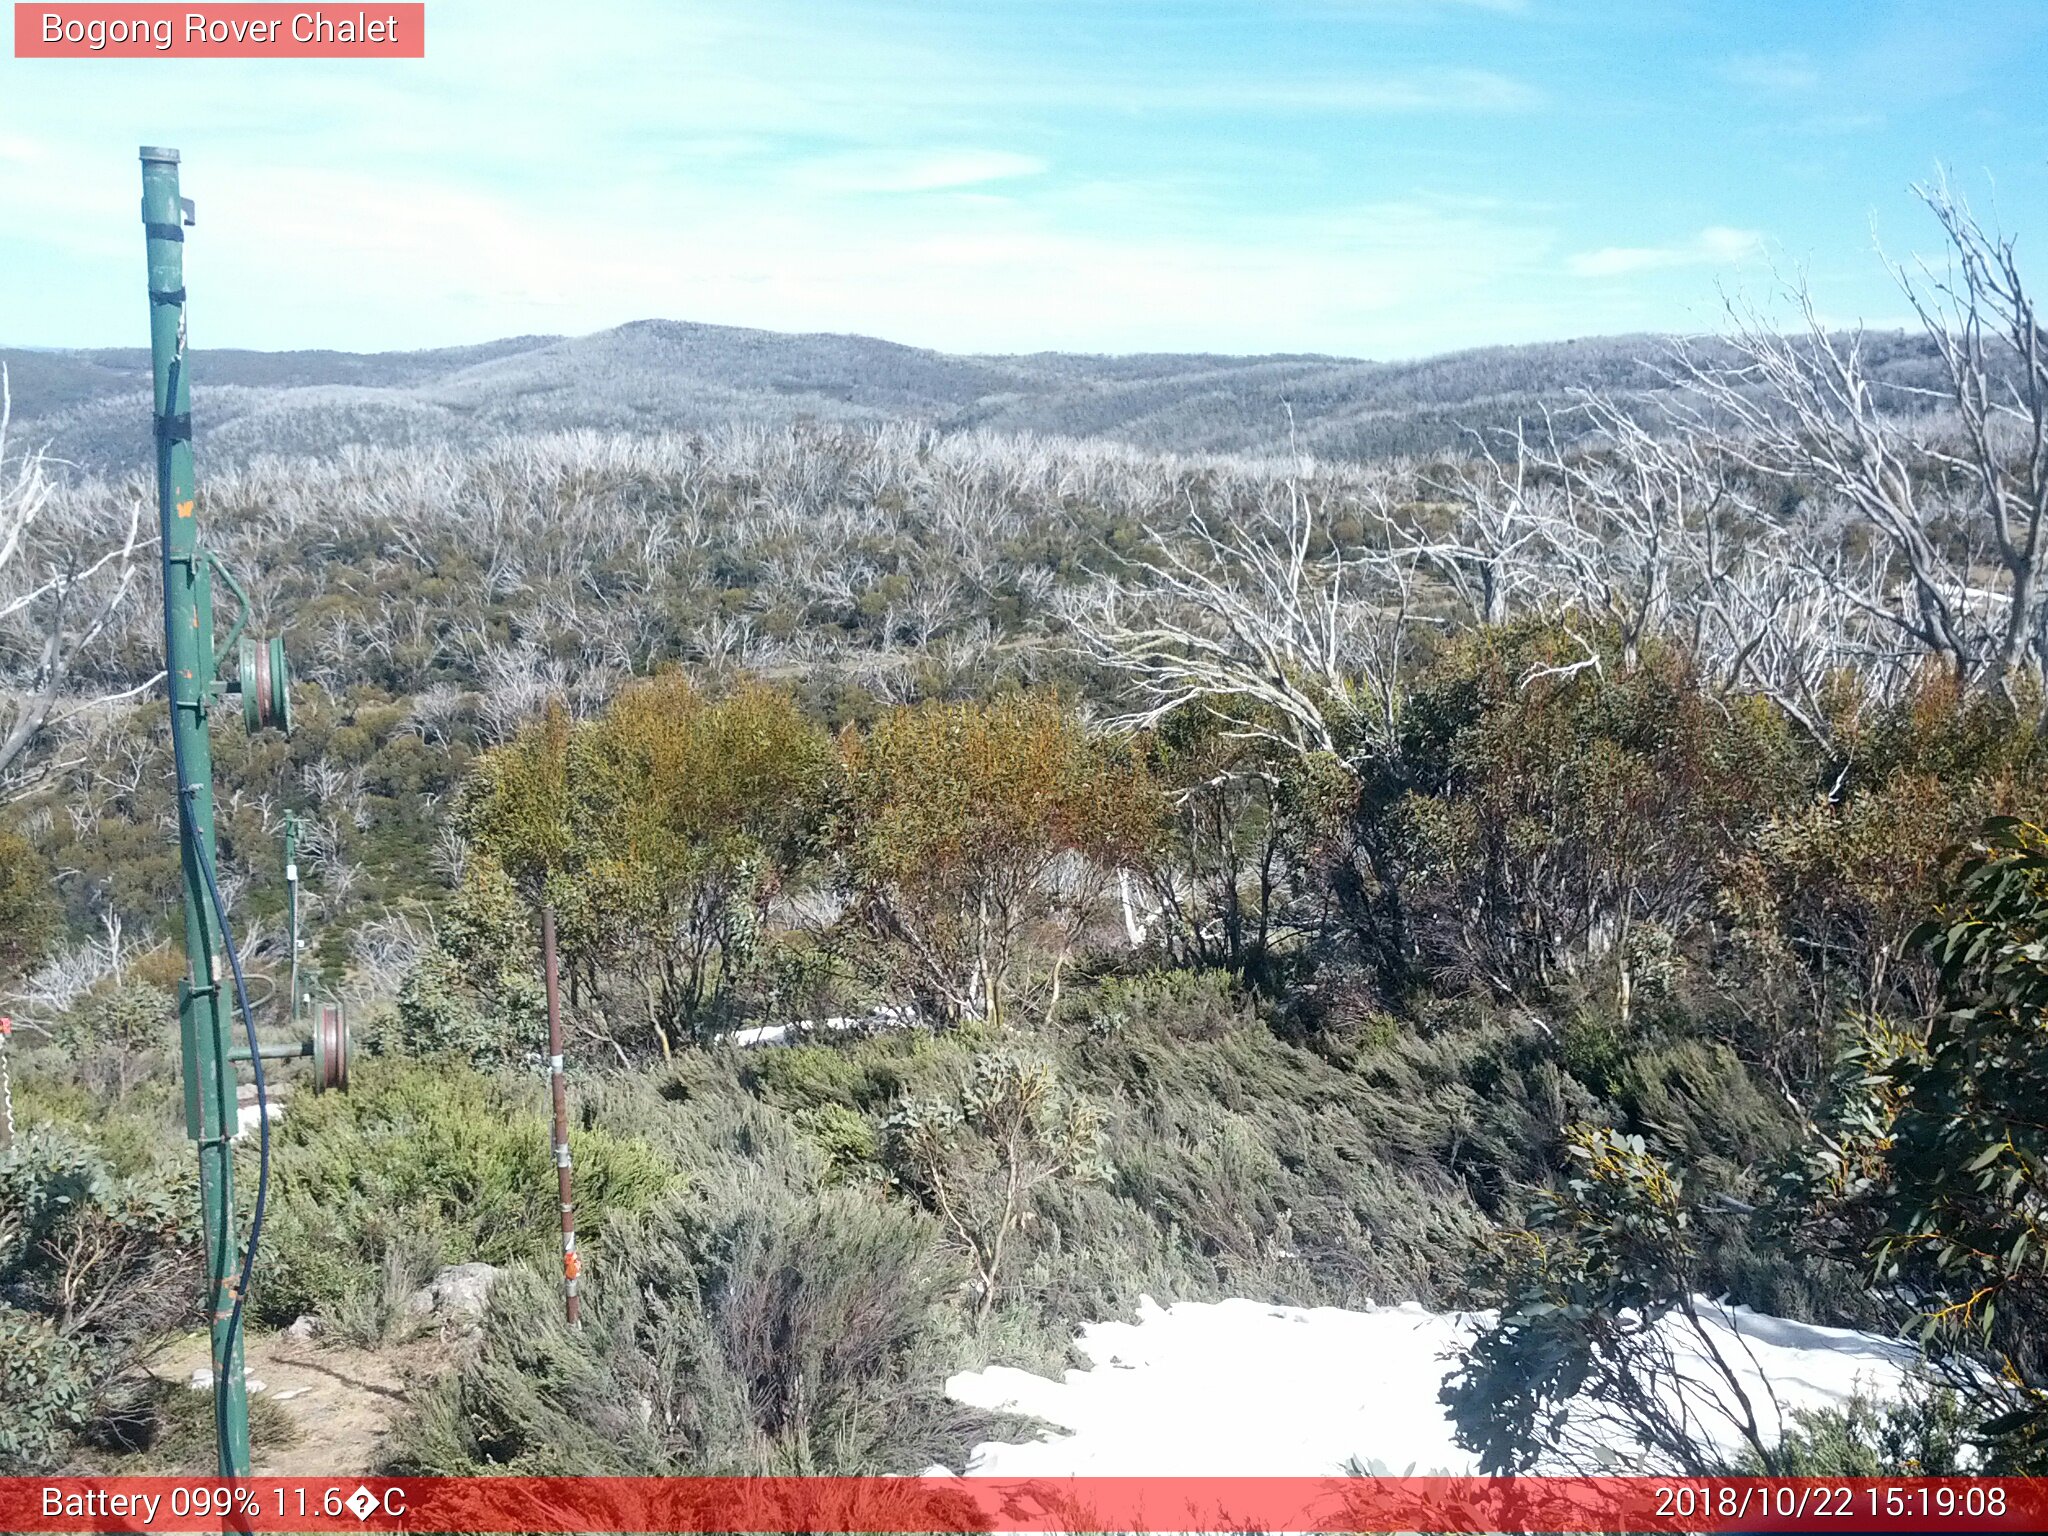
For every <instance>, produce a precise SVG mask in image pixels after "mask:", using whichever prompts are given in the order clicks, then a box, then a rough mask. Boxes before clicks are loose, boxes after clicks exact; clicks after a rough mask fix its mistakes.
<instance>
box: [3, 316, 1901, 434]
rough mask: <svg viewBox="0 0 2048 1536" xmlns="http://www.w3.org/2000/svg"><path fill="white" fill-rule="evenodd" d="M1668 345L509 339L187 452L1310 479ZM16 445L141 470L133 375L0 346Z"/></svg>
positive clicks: (254, 409) (1895, 373)
mask: <svg viewBox="0 0 2048 1536" xmlns="http://www.w3.org/2000/svg"><path fill="white" fill-rule="evenodd" d="M1866 346H1867V348H1868V349H1869V350H1870V351H1871V352H1873V353H1874V354H1875V356H1876V357H1877V358H1878V360H1879V368H1878V372H1879V374H1880V376H1882V377H1887V378H1891V379H1893V380H1895V381H1897V382H1901V383H1920V382H1923V381H1924V382H1929V383H1932V382H1933V378H1932V372H1931V365H1932V358H1931V354H1930V352H1929V350H1928V347H1927V344H1926V343H1925V341H1924V340H1922V339H1920V338H1906V337H1895V336H1878V337H1872V338H1867V340H1866ZM1667 348H1668V343H1667V342H1666V341H1665V340H1664V339H1663V338H1660V337H1656V336H1616V337H1596V338H1592V339H1587V340H1579V341H1563V342H1544V343H1538V344H1535V345H1528V346H1516V347H1489V348H1484V349H1481V350H1478V351H1471V352H1454V353H1449V354H1446V355H1444V356H1441V357H1433V358H1425V359H1422V360H1420V361H1412V362H1395V363H1377V362H1368V361H1362V360H1358V359H1353V358H1338V357H1318V356H1296V355H1275V356H1265V357H1224V356H1214V355H1207V354H1197V353H1158V354H1147V355H1137V356H1123V357H1106V356H1090V355H1082V354H1074V353H1057V352H1046V353H1032V354H1029V355H1024V356H1014V357H964V356H953V355H950V354H948V353H944V352H933V351H928V350H926V349H923V348H919V347H906V346H899V345H897V344H895V343H893V342H886V341H878V340H875V339H873V338H871V337H866V336H837V335H786V334H783V333H780V332H775V331H756V330H745V329H740V328H737V327H732V326H718V325H693V324H688V323H684V322H680V321H668V320H642V321H635V322H634V323H632V324H630V325H622V326H619V327H617V328H616V329H614V330H609V331H600V332H598V333H596V334H595V335H591V336H576V337H563V336H520V337H512V338H508V339H506V340H503V341H495V342H487V343H485V344H483V345H480V346H474V347H452V348H443V349H439V350H434V351H424V352H383V353H369V354H358V353H348V352H246V351H215V352H208V351H199V352H195V354H194V356H193V363H192V368H193V379H194V385H195V390H196V398H195V402H194V410H193V416H194V425H195V428H196V429H197V431H198V433H199V440H200V443H201V445H202V447H203V448H204V449H206V450H209V451H211V452H212V453H214V454H217V455H224V456H227V457H230V458H235V459H244V458H247V457H249V456H251V455H254V454H260V453H279V454H303V453H316V454H317V453H324V452H329V451H332V450H334V449H336V448H339V447H341V446H344V445H346V444H350V443H362V444H371V445H388V444H404V443H416V442H423V441H436V440H456V441H462V440H470V439H475V438H479V437H493V436H498V435H501V434H507V433H510V434H519V433H526V432H534V431H553V430H560V429H563V428H573V427H595V428H601V429H622V430H640V431H644V430H659V429H665V428H667V429H683V430H693V429H700V428H707V427H713V426H718V425H722V424H724V423H727V422H731V421H735V420H745V421H760V422H771V423H779V422H787V421H789V420H792V419H796V418H803V417H810V418H814V419H817V420H820V421H860V420H882V419H890V418H903V417H909V418H914V419H918V420H924V421H929V422H933V423H935V424H937V425H939V426H941V427H946V428H972V427H985V428H988V429H990V430H994V431H999V432H1045V433H1054V434H1058V435H1061V436H1067V437H1080V438H1109V439H1114V440H1117V441H1122V442H1127V443H1131V444H1134V445H1137V446H1140V447H1145V448H1154V449H1166V450H1175V451H1187V452H1195V451H1207V452H1254V453H1256V452H1265V451H1271V450H1273V449H1277V448H1281V447H1284V446H1285V445H1286V443H1287V440H1288V421H1289V412H1290V410H1291V412H1292V417H1293V421H1294V424H1295V432H1296V441H1297V442H1298V443H1299V445H1300V446H1301V447H1302V448H1303V449H1304V450H1306V451H1309V452H1313V453H1315V454H1318V455H1320V456H1323V457H1329V458H1367V457H1377V456H1381V455H1387V454H1408V453H1429V452H1435V451H1439V450H1441V449H1444V448H1446V447H1448V446H1451V445H1453V444H1454V443H1456V442H1457V441H1458V439H1459V438H1460V437H1461V435H1462V434H1463V433H1464V431H1465V430H1466V429H1467V428H1488V427H1498V426H1502V425H1506V424H1509V423H1512V422H1513V421H1514V420H1515V419H1516V418H1517V417H1519V416H1525V415H1528V414H1530V413H1531V412H1533V411H1536V410H1538V409H1540V408H1541V407H1543V406H1545V405H1556V404H1560V403H1563V402H1565V401H1566V400H1568V398H1569V397H1570V395H1571V392H1572V391H1573V390H1575V389H1581V388H1594V389H1602V390H1607V391H1611V392H1616V393H1620V394H1624V395H1649V394H1655V393H1658V392H1660V391H1661V389H1662V387H1663V380H1662V377H1661V375H1660V373H1659V366H1660V364H1661V363H1662V361H1663V359H1664V358H1665V356H1666V353H1667ZM0 362H5V363H6V364H7V367H8V370H9V374H10V377H11V383H12V388H13V395H14V408H15V419H16V425H17V427H18V428H21V429H24V430H26V431H27V433H28V434H29V435H30V436H31V437H33V438H35V439H37V440H46V441H48V442H49V443H50V445H51V449H52V451H53V452H54V453H56V454H57V455H59V456H60V457H63V458H65V459H69V460H71V461H73V462H74V463H77V464H79V465H81V466H85V467H89V468H93V469H98V470H115V471H118V470H119V469H120V468H122V467H124V466H126V465H131V464H132V465H140V464H143V463H146V462H147V459H148V403H147V388H148V381H149V372H148V369H149V359H148V354H147V352H146V351H144V350H143V349H141V348H134V349H120V350H107V351H71V352H50V351H16V350H8V349H6V348H4V347H0Z"/></svg>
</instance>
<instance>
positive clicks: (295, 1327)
mask: <svg viewBox="0 0 2048 1536" xmlns="http://www.w3.org/2000/svg"><path fill="white" fill-rule="evenodd" d="M285 1333H286V1335H287V1336H288V1337H290V1338H294V1339H317V1338H319V1337H320V1319H319V1318H317V1317H315V1316H314V1315H313V1314H312V1313H310V1312H302V1313H300V1314H299V1316H298V1317H296V1318H295V1319H293V1321H292V1325H291V1327H289V1328H287V1329H285Z"/></svg>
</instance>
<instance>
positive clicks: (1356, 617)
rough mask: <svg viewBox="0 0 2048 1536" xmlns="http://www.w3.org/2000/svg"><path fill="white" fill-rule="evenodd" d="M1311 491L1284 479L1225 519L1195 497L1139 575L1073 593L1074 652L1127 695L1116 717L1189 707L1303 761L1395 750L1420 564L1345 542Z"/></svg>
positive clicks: (1148, 718)
mask: <svg viewBox="0 0 2048 1536" xmlns="http://www.w3.org/2000/svg"><path fill="white" fill-rule="evenodd" d="M1318 500H1319V498H1318V497H1316V496H1315V495H1313V494H1312V493H1311V491H1310V489H1308V488H1305V487H1304V486H1303V484H1302V478H1301V477H1300V476H1295V477H1290V478H1289V479H1288V480H1287V481H1286V483H1285V485H1284V486H1283V487H1282V488H1281V489H1280V493H1279V494H1278V495H1277V496H1275V495H1270V494H1269V495H1267V496H1264V497H1261V498H1260V499H1259V500H1258V501H1257V503H1256V504H1255V506H1254V508H1253V510H1252V511H1251V513H1250V514H1249V515H1246V514H1245V513H1244V512H1243V511H1242V510H1241V509H1237V508H1231V509H1227V511H1228V513H1229V515H1228V520H1227V521H1224V520H1223V518H1222V517H1221V516H1220V515H1219V516H1214V517H1212V516H1211V515H1210V514H1207V513H1205V512H1204V511H1203V510H1202V509H1201V508H1200V506H1199V505H1197V503H1196V502H1195V500H1194V497H1193V494H1192V493H1188V501H1187V505H1188V517H1187V520H1186V523H1185V525H1184V527H1183V528H1181V529H1180V530H1178V531H1176V532H1167V531H1163V530H1154V532H1153V534H1152V537H1151V539H1150V542H1149V546H1148V548H1147V550H1146V553H1145V563H1144V565H1143V567H1142V568H1141V569H1140V570H1139V571H1137V572H1134V573H1132V574H1131V575H1129V576H1125V577H1120V578H1115V579H1111V580H1106V581H1103V582H1100V583H1097V584H1095V585H1094V586H1092V587H1089V588H1086V589H1083V590H1081V591H1079V592H1076V593H1074V594H1073V595H1072V596H1070V597H1069V598H1068V599H1067V601H1066V603H1065V608H1066V615H1065V616H1066V617H1067V619H1068V620H1069V622H1070V623H1071V624H1072V625H1073V630H1074V634H1075V637H1076V639H1077V641H1078V643H1079V645H1080V648H1081V649H1082V651H1083V652H1084V653H1085V654H1086V655H1087V656H1088V657H1089V658H1090V659H1091V660H1093V661H1095V662H1097V663H1099V664H1102V665H1105V666H1108V667H1111V668H1113V669H1115V670H1116V671H1118V672H1120V673H1121V674H1122V675H1123V676H1124V678H1125V680H1126V681H1127V682H1128V684H1129V685H1130V687H1131V688H1132V690H1133V692H1134V694H1135V696H1136V701H1137V702H1136V705H1135V707H1134V708H1133V709H1132V710H1131V711H1130V712H1129V713H1127V714H1126V715H1125V716H1124V717H1123V718H1122V719H1121V720H1119V721H1118V722H1117V724H1119V725H1121V726H1124V727H1126V728H1142V727H1149V726H1152V725H1156V724H1157V723H1158V722H1159V721H1161V720H1163V719H1165V718H1166V717H1167V716H1168V715H1171V714H1173V713H1174V712H1175V711H1177V710H1180V709H1183V708H1187V707H1190V706H1195V707H1200V708H1203V709H1206V710H1208V711H1210V712H1211V713H1213V714H1214V715H1216V716H1217V717H1218V718H1219V719H1221V720H1222V721H1224V722H1225V723H1226V724H1227V726H1228V728H1229V729H1230V730H1232V731H1233V732H1235V733H1237V734H1239V735H1242V736H1245V737H1248V738H1256V739H1263V740H1267V741H1271V742H1273V743H1274V744H1276V745H1277V746H1279V747H1281V748H1282V749H1284V750H1286V751H1288V752H1290V753H1293V754H1297V755H1302V756H1308V755H1312V754H1318V753H1329V754H1333V755H1335V756H1337V757H1339V758H1340V759H1345V760H1347V761H1356V760H1357V759H1358V758H1359V757H1360V756H1361V755H1364V754H1369V753H1371V752H1373V751H1375V750H1378V749H1382V748H1385V747H1387V746H1389V745H1391V743H1392V739H1393V735H1394V731H1395V729H1396V726H1397V724H1398V721H1399V717H1400V680H1401V671H1402V667H1403V663H1404V660H1405V656H1406V650H1407V647H1408V644H1409V640H1410V635H1411V625H1412V622H1413V620H1414V618H1415V604H1414V595H1415V575H1416V569H1415V567H1416V563H1417V562H1416V558H1415V557H1414V556H1413V554H1412V553H1407V552H1401V553H1397V554H1395V555H1393V556H1388V555H1385V554H1382V553H1379V552H1376V551H1358V550H1347V549H1344V548H1342V547H1340V546H1339V545H1338V543H1337V542H1336V541H1335V540H1334V539H1333V538H1332V537H1331V535H1330V533H1329V531H1328V527H1327V521H1326V519H1325V518H1323V517H1322V516H1320V515H1319V509H1318V505H1317V503H1318ZM1219 522H1222V523H1223V526H1221V527H1219V526H1218V523H1219Z"/></svg>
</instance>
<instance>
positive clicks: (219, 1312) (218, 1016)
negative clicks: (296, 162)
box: [142, 148, 249, 1477]
mask: <svg viewBox="0 0 2048 1536" xmlns="http://www.w3.org/2000/svg"><path fill="white" fill-rule="evenodd" d="M185 213H186V208H185V204H184V203H183V201H182V200H181V199H180V197H179V195H178V152H177V151H176V150H175V149H149V148H145V149H144V150H143V151H142V223H143V228H144V231H145V232H146V234H147V236H148V241H149V343H150V356H151V361H152V363H153V364H154V367H155V375H156V402H155V414H156V475H157V512H158V520H159V528H160V531H161V533H162V536H163V546H162V548H163V562H164V565H163V569H164V665H165V668H166V676H167V682H168V686H169V692H170V698H171V733H172V737H173V746H174V749H175V754H176V757H177V763H178V812H179V814H178V842H179V847H180V849H181V850H182V852H183V856H184V857H183V864H184V880H185V954H186V958H187V961H188V962H189V964H188V971H187V977H186V980H185V982H184V983H183V985H182V986H181V987H180V988H179V995H178V1028H179V1033H180V1037H181V1043H182V1046H183V1051H184V1079H185V1128H186V1131H187V1133H188V1134H189V1135H190V1136H191V1137H192V1139H193V1140H194V1141H196V1142H197V1143H198V1144H199V1192H200V1200H201V1203H202V1205H203V1207H204V1219H205V1223H206V1261H207V1301H208V1310H209V1315H210V1317H211V1320H212V1331H213V1382H214V1393H215V1404H216V1408H217V1410H218V1413H217V1424H218V1430H219V1435H218V1439H219V1449H220V1455H219V1471H220V1475H221V1476H223V1477H236V1476H241V1475H243V1474H246V1473H247V1472H248V1470H249V1399H248V1392H247V1388H246V1386H245V1384H244V1381H243V1372H242V1358H241V1352H240V1351H239V1350H236V1349H233V1348H232V1347H231V1346H232V1345H233V1343H234V1340H233V1337H232V1335H231V1333H230V1331H229V1325H228V1319H229V1316H230V1314H231V1313H232V1311H233V1309H234V1301H235V1297H234V1287H235V1281H236V1277H237V1271H238V1264H239V1255H238V1254H237V1252H236V1241H235V1171H234V1148H233V1144H232V1142H231V1140H230V1138H231V1137H233V1135H234V1133H235V1130H236V1128H237V1117H236V1095H235V1068H234V1063H233V1061H232V1059H231V1056H230V1052H231V1048H232V1045H233V1039H232V1034H231V1025H232V1022H233V1020H232V1015H231V1011H230V1002H229V992H230V987H231V983H229V982H228V981H227V980H226V976H227V970H228V966H227V960H226V957H225V953H224V946H223V944H222V941H221V932H220V925H219V923H218V922H217V921H216V919H215V916H214V912H213V908H212V905H211V903H210V902H209V901H208V899H207V888H206V878H205V875H204V873H203V870H202V864H201V860H202V859H206V860H211V858H212V856H213V749H212V746H211V743H210V742H209V741H208V740H207V711H208V706H209V705H210V704H211V702H212V700H213V696H214V654H213V581H212V572H211V568H210V566H209V564H208V562H207V558H206V555H205V552H204V551H203V550H202V549H201V547H200V543H199V522H198V518H197V516H196V515H195V501H196V496H195V494H194V489H193V473H192V415H191V412H192V384H191V379H190V378H189V376H188V374H187V371H186V366H185V363H186V352H185V227H184V225H185Z"/></svg>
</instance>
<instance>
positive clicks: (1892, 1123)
mask: <svg viewBox="0 0 2048 1536" xmlns="http://www.w3.org/2000/svg"><path fill="white" fill-rule="evenodd" d="M1916 938H1917V940H1918V941H1919V943H1920V944H1921V945H1923V946H1924V947H1925V949H1926V950H1927V952H1928V953H1929V954H1930V955H1931V956H1932V958H1933V959H1934V961H1935V963H1936V966H1937V968H1938V971H1939V976H1940V985H1941V1007H1940V1009H1939V1011H1938V1012H1937V1013H1936V1014H1935V1016H1934V1019H1933V1022H1932V1023H1931V1025H1930V1026H1929V1028H1928V1030H1927V1032H1926V1035H1925V1037H1924V1039H1921V1040H1911V1039H1907V1040H1905V1041H1902V1042H1901V1043H1900V1045H1899V1048H1897V1049H1895V1050H1894V1051H1893V1052H1892V1053H1891V1054H1889V1055H1888V1056H1880V1057H1878V1058H1876V1059H1874V1060H1872V1061H1871V1062H1870V1063H1869V1064H1868V1065H1869V1073H1868V1076H1869V1085H1870V1091H1871V1094H1872V1096H1873V1099H1874V1101H1875V1102H1876V1103H1877V1104H1878V1105H1879V1106H1881V1108H1882V1109H1884V1110H1888V1115H1886V1116H1885V1118H1884V1119H1883V1120H1882V1122H1881V1123H1882V1131H1883V1135H1882V1145H1883V1147H1884V1149H1885V1153H1886V1155H1885V1163H1884V1167H1883V1170H1882V1173H1883V1182H1882V1183H1881V1184H1880V1185H1879V1186H1878V1189H1877V1191H1876V1199H1877V1201H1878V1203H1879V1206H1880V1209H1881V1211H1882V1212H1883V1216H1884V1222H1885V1225H1884V1230H1883V1231H1882V1233H1881V1235H1880V1237H1879V1241H1878V1245H1877V1253H1878V1259H1879V1269H1880V1273H1882V1274H1883V1275H1884V1276H1886V1277H1887V1278H1889V1279H1892V1280H1895V1281H1898V1282H1902V1283H1904V1284H1905V1285H1906V1286H1908V1287H1910V1288H1911V1289H1912V1290H1913V1291H1914V1292H1915V1293H1917V1294H1920V1295H1922V1296H1929V1297H1932V1298H1933V1299H1934V1303H1935V1304H1934V1305H1932V1306H1928V1307H1926V1308H1924V1310H1923V1312H1922V1314H1921V1318H1920V1328H1921V1332H1922V1334H1923V1336H1924V1337H1926V1338H1927V1339H1928V1340H1929V1342H1930V1343H1933V1344H1935V1345H1937V1346H1942V1345H1948V1346H1962V1347H1964V1348H1966V1349H1968V1350H1970V1351H1972V1352H1975V1353H1981V1354H1983V1355H1985V1356H1988V1359H1989V1363H1990V1364H1991V1365H1992V1367H1993V1370H1992V1371H1991V1372H1990V1373H1989V1376H1988V1377H1987V1376H1985V1375H1983V1374H1981V1373H1980V1374H1979V1375H1977V1376H1976V1377H1975V1378H1973V1379H1974V1380H1975V1381H1976V1383H1977V1384H1978V1386H1979V1388H1980V1391H1979V1396H1980V1399H1981V1398H1989V1399H1991V1401H1990V1402H1988V1403H1986V1404H1984V1406H1986V1407H1987V1408H1989V1409H1991V1410H1993V1411H1991V1412H1990V1416H1989V1418H1988V1419H1987V1421H1986V1422H1985V1423H1983V1424H1982V1426H1981V1428H1980V1433H1981V1434H1982V1435H1984V1436H1986V1437H1987V1438H1988V1439H1989V1440H1990V1441H1991V1442H1993V1444H1994V1445H1995V1447H1996V1450H1997V1453H1998V1455H1999V1456H2000V1457H2002V1458H2003V1459H2004V1460H2005V1462H2006V1463H2007V1464H2008V1465H2010V1466H2011V1467H2013V1469H2015V1470H2024V1471H2032V1472H2042V1471H2048V829H2044V828H2042V827H2041V826H2039V825H2036V824H2034V823H2031V822H2025V821H2018V820H2013V819H2009V818H2001V819H1999V820H1996V821H1993V822H1992V823H1991V824H1990V825H1989V827H1988V828H1987V829H1986V835H1985V838H1984V841H1983V843H1982V844H1981V845H1980V847H1979V848H1978V849H1977V850H1976V851H1975V852H1973V853H1972V854H1970V855H1969V856H1967V857H1966V858H1964V859H1963V860H1962V861H1961V862H1960V864H1959V865H1958V866H1957V868H1956V870H1955V877H1954V886H1953V889H1952V892H1951V895H1950V897H1949V899H1948V900H1947V901H1946V902H1945V903H1944V904H1943V906H1942V909H1941V911H1940V913H1939V915H1938V916H1937V917H1935V918H1934V919H1933V920H1931V921H1930V922H1928V923H1927V924H1926V925H1925V926H1923V927H1922V928H1921V929H1920V930H1919V931H1918V933H1917V934H1916ZM1993 1383H1995V1385H1993Z"/></svg>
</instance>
